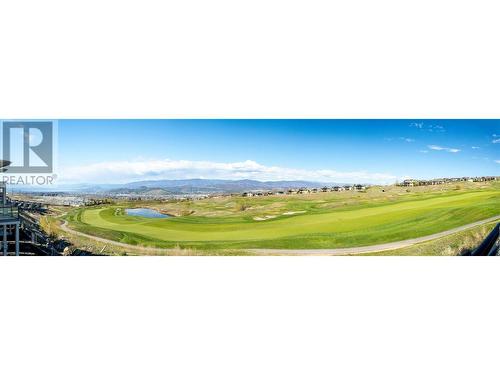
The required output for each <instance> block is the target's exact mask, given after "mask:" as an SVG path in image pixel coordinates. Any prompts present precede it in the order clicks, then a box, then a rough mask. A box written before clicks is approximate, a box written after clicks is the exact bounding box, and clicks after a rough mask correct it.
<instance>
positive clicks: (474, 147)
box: [471, 146, 481, 150]
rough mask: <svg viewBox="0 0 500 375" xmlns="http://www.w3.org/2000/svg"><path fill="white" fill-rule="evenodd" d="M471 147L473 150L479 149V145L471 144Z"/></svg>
mask: <svg viewBox="0 0 500 375" xmlns="http://www.w3.org/2000/svg"><path fill="white" fill-rule="evenodd" d="M471 148H472V149H473V150H479V149H480V148H481V147H477V146H472V147H471Z"/></svg>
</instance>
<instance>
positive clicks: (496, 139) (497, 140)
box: [491, 138, 500, 143]
mask: <svg viewBox="0 0 500 375" xmlns="http://www.w3.org/2000/svg"><path fill="white" fill-rule="evenodd" d="M491 143H500V138H495V139H494V140H492V141H491Z"/></svg>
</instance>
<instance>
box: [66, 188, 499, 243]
mask: <svg viewBox="0 0 500 375" xmlns="http://www.w3.org/2000/svg"><path fill="white" fill-rule="evenodd" d="M384 194H385V193H384ZM384 194H382V193H380V192H377V193H373V192H368V194H365V195H363V194H360V193H346V194H345V195H342V194H339V193H332V194H317V195H315V196H308V197H286V196H285V197H274V196H273V197H256V198H250V199H245V200H242V199H241V198H239V197H231V198H224V199H215V198H214V199H208V200H205V201H200V202H194V203H193V202H188V203H179V204H176V206H173V205H167V206H166V207H167V208H169V209H171V210H173V209H177V210H178V212H183V213H188V214H187V215H186V216H180V217H175V218H168V219H147V218H140V217H132V216H127V215H125V214H124V213H123V208H124V207H126V206H123V205H122V206H106V207H99V208H89V209H78V210H75V211H73V212H71V213H70V214H69V215H68V217H67V219H68V221H69V223H70V226H72V227H73V228H75V229H77V230H80V231H82V232H85V233H90V234H94V235H96V236H101V237H105V238H109V239H113V240H116V241H120V242H124V243H130V244H139V245H145V246H155V247H172V246H176V245H178V246H181V247H185V248H193V249H252V248H289V249H294V248H295V249H303V248H317V249H319V248H340V247H354V246H364V245H373V244H379V243H386V242H393V241H399V240H404V239H409V238H415V237H420V236H425V235H429V234H433V233H438V232H442V231H445V230H448V229H451V228H455V227H458V226H460V225H464V224H468V223H472V222H475V221H478V220H481V219H485V218H489V217H492V216H495V215H499V214H500V190H499V189H498V188H497V187H496V185H495V188H491V187H489V188H487V189H482V190H479V189H476V190H471V189H467V190H461V189H454V190H453V189H450V190H447V191H430V192H413V191H412V192H410V193H405V192H401V191H394V192H393V193H389V194H387V195H384ZM242 205H243V206H244V208H243V209H242V208H241V207H242ZM141 206H148V203H143V204H141ZM247 207H249V208H247ZM159 208H165V207H159ZM290 211H295V212H297V211H305V212H302V213H296V214H294V215H283V213H285V212H290ZM266 214H267V215H269V216H276V217H275V218H271V219H267V220H264V221H256V220H255V217H264V216H265V215H266Z"/></svg>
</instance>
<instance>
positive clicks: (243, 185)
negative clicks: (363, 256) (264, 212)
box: [14, 178, 346, 195]
mask: <svg viewBox="0 0 500 375" xmlns="http://www.w3.org/2000/svg"><path fill="white" fill-rule="evenodd" d="M345 184H346V183H340V182H330V183H321V182H313V181H300V180H299V181H257V180H248V179H247V180H212V179H201V178H195V179H186V180H145V181H137V182H130V183H125V184H70V185H58V186H53V187H52V186H51V187H40V188H33V187H27V186H26V187H22V186H20V187H17V186H16V187H15V188H14V190H18V191H60V192H73V193H100V194H102V193H112V194H143V195H170V194H172V195H175V194H211V193H240V192H244V191H258V190H281V189H297V188H301V187H307V188H321V187H323V186H335V185H345Z"/></svg>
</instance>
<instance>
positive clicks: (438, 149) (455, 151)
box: [427, 145, 460, 153]
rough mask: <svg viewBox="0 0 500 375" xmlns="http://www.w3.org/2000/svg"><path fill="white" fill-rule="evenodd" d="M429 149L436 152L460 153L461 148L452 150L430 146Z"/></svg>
mask: <svg viewBox="0 0 500 375" xmlns="http://www.w3.org/2000/svg"><path fill="white" fill-rule="evenodd" d="M427 147H428V148H429V149H431V150H434V151H446V152H451V153H457V152H460V149H459V148H450V147H443V146H437V145H428V146H427Z"/></svg>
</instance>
